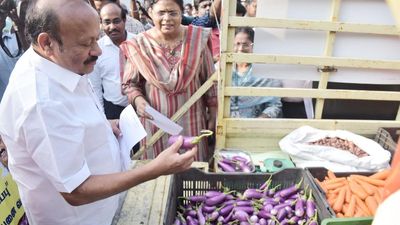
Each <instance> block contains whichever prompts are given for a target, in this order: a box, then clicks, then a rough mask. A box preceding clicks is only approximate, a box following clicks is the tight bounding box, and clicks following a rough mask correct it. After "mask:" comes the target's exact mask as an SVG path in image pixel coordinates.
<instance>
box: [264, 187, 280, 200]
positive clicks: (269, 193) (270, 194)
mask: <svg viewBox="0 0 400 225" xmlns="http://www.w3.org/2000/svg"><path fill="white" fill-rule="evenodd" d="M280 186H281V185H280V184H279V185H276V186H275V187H273V188H271V189H269V190H268V191H267V196H269V197H274V196H275V194H276V190H277V189H278V188H279V187H280Z"/></svg>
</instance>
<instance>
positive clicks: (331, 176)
mask: <svg viewBox="0 0 400 225" xmlns="http://www.w3.org/2000/svg"><path fill="white" fill-rule="evenodd" d="M326 175H327V176H328V178H329V179H334V178H336V175H335V173H333V171H332V170H328V172H327V174H326Z"/></svg>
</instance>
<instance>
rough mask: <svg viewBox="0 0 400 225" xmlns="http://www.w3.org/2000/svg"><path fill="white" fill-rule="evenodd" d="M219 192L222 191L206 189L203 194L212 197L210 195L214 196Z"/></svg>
mask: <svg viewBox="0 0 400 225" xmlns="http://www.w3.org/2000/svg"><path fill="white" fill-rule="evenodd" d="M220 194H222V192H220V191H207V192H206V193H205V194H204V196H206V197H207V198H212V197H214V196H216V195H220Z"/></svg>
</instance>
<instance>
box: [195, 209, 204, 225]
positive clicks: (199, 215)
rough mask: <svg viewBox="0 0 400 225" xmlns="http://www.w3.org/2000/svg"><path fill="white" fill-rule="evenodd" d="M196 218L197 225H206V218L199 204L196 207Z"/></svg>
mask: <svg viewBox="0 0 400 225" xmlns="http://www.w3.org/2000/svg"><path fill="white" fill-rule="evenodd" d="M197 219H198V220H199V225H206V218H205V217H204V215H203V210H202V207H201V206H200V207H199V208H198V209H197Z"/></svg>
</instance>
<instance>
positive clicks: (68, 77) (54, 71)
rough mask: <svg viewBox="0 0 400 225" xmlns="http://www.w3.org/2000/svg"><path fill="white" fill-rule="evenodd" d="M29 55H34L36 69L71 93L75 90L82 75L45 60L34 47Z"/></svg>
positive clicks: (29, 51)
mask: <svg viewBox="0 0 400 225" xmlns="http://www.w3.org/2000/svg"><path fill="white" fill-rule="evenodd" d="M28 54H30V55H32V62H33V63H34V64H35V66H36V68H38V69H39V70H40V71H42V72H43V73H45V74H47V76H48V77H49V78H51V79H52V80H54V81H55V82H57V83H59V84H61V85H62V86H64V87H65V88H67V89H68V90H69V91H71V92H73V91H74V90H75V88H76V87H77V85H78V83H79V80H80V79H81V78H82V75H79V74H76V73H74V72H72V71H69V70H68V69H65V68H63V67H61V66H59V65H57V64H55V63H54V62H52V61H50V60H48V59H45V58H43V57H42V56H40V55H39V54H38V53H36V52H35V51H34V50H33V48H32V47H30V48H29V49H28Z"/></svg>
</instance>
